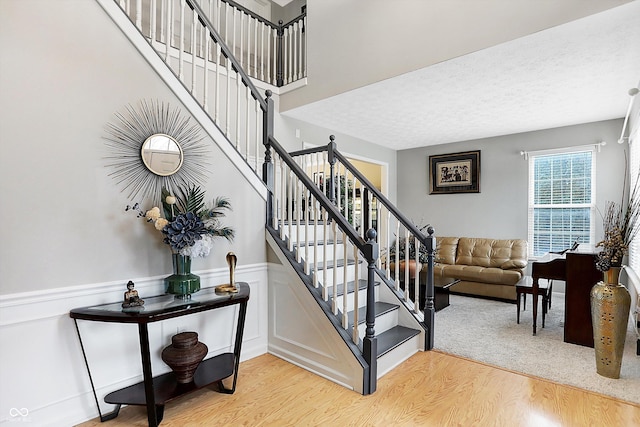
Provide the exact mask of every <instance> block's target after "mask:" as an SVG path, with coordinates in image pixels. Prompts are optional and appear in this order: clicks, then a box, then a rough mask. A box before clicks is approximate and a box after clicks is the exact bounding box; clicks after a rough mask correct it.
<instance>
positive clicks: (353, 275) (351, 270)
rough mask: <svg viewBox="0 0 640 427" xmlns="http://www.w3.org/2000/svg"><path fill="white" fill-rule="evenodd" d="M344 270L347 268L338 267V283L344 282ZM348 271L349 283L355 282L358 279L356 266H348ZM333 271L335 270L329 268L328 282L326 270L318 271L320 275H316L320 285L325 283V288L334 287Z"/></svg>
mask: <svg viewBox="0 0 640 427" xmlns="http://www.w3.org/2000/svg"><path fill="white" fill-rule="evenodd" d="M344 269H345V267H336V268H335V270H336V274H337V283H338V284H340V283H343V282H344ZM346 269H347V282H349V281H352V280H355V278H356V266H355V265H347V266H346ZM333 270H334V268H327V280H326V281H325V280H324V270H323V269H319V270H318V274H317V275H316V277H317V279H318V281H319V282H320V283H323V284H324V286H333Z"/></svg>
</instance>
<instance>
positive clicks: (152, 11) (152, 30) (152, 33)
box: [149, 0, 158, 44]
mask: <svg viewBox="0 0 640 427" xmlns="http://www.w3.org/2000/svg"><path fill="white" fill-rule="evenodd" d="M149 13H150V15H149V16H150V23H149V25H150V26H151V28H149V37H150V38H151V43H154V44H155V42H156V19H157V15H156V14H157V13H158V10H157V5H156V0H151V3H150V5H149Z"/></svg>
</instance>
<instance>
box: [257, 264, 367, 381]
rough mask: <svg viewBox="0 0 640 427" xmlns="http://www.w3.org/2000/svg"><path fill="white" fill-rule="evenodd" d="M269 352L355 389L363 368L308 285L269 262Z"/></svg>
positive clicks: (285, 268)
mask: <svg viewBox="0 0 640 427" xmlns="http://www.w3.org/2000/svg"><path fill="white" fill-rule="evenodd" d="M269 308H270V309H269V353H271V354H274V355H276V356H278V357H280V358H282V359H285V360H287V361H289V362H291V363H293V364H295V365H298V366H300V367H303V368H305V369H307V370H308V371H311V372H314V373H315V374H317V375H320V376H322V377H325V378H327V379H329V380H331V381H334V382H336V383H338V384H341V385H342V386H344V387H347V388H351V389H353V390H355V391H358V392H361V391H362V380H363V379H362V376H363V369H362V366H361V365H360V363H359V362H358V360H357V359H356V358H355V356H354V355H353V353H352V352H351V351H350V350H349V348H348V347H347V346H346V344H345V343H344V341H343V340H342V338H341V337H340V336H339V335H338V333H337V331H336V330H335V328H334V326H333V325H332V324H331V323H330V321H329V319H328V318H327V316H326V315H325V314H324V312H322V310H321V309H320V307H319V306H318V304H317V303H316V301H315V300H314V299H313V297H312V296H311V294H310V293H309V291H308V290H307V288H306V287H305V285H304V284H302V282H301V281H300V279H299V278H298V277H297V276H296V275H295V274H293V273H290V272H288V271H287V267H286V266H283V265H281V264H269Z"/></svg>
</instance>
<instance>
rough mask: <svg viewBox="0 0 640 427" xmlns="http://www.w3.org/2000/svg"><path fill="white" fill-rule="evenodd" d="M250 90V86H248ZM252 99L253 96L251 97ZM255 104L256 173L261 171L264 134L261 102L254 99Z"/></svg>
mask: <svg viewBox="0 0 640 427" xmlns="http://www.w3.org/2000/svg"><path fill="white" fill-rule="evenodd" d="M247 90H249V88H247ZM249 93H251V91H249ZM249 99H252V98H249ZM253 105H255V108H256V173H258V172H259V171H260V147H261V146H262V141H260V136H261V135H262V126H260V124H261V123H262V115H261V114H260V111H261V110H260V103H259V102H258V101H257V100H254V101H253Z"/></svg>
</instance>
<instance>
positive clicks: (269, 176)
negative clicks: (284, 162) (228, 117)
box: [262, 90, 274, 227]
mask: <svg viewBox="0 0 640 427" xmlns="http://www.w3.org/2000/svg"><path fill="white" fill-rule="evenodd" d="M265 95H266V96H267V97H266V99H265V101H266V102H267V109H266V111H264V113H263V116H264V119H263V120H262V144H263V145H264V149H265V152H264V163H263V164H262V181H263V182H264V183H265V184H266V185H267V225H268V226H270V227H273V226H274V224H273V214H274V212H273V185H274V168H273V161H272V160H271V141H270V140H269V138H270V137H272V136H273V118H274V106H273V99H271V95H272V93H271V91H270V90H267V91H266V92H265Z"/></svg>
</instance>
